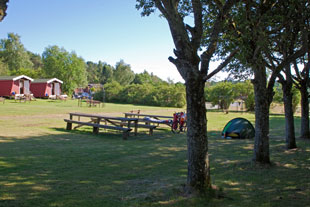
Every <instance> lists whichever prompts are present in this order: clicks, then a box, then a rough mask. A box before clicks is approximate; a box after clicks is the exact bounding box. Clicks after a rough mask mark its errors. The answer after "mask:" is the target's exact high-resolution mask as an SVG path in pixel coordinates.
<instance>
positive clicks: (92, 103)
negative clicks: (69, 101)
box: [78, 99, 104, 108]
mask: <svg viewBox="0 0 310 207" xmlns="http://www.w3.org/2000/svg"><path fill="white" fill-rule="evenodd" d="M82 102H83V99H78V106H82ZM85 102H86V105H88V106H89V107H95V106H97V105H99V108H100V105H101V107H103V105H104V104H103V102H101V101H97V100H93V99H86V100H85Z"/></svg>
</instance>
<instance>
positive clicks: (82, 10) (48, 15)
mask: <svg viewBox="0 0 310 207" xmlns="http://www.w3.org/2000/svg"><path fill="white" fill-rule="evenodd" d="M135 4H136V3H135V0H10V2H9V4H8V10H7V13H8V15H7V16H6V18H5V19H4V20H3V21H2V22H1V23H0V28H1V30H0V39H2V38H7V33H9V32H13V33H17V34H18V35H20V36H21V41H22V43H23V44H24V46H25V48H26V49H27V50H29V51H32V52H34V53H38V54H42V52H43V51H44V49H45V47H47V46H49V45H57V46H59V47H64V48H65V49H66V50H67V51H75V52H76V53H77V54H78V55H79V56H81V57H83V59H84V60H85V61H93V62H98V61H99V60H101V61H103V62H106V63H108V64H111V65H115V63H116V62H117V61H119V60H120V59H123V60H124V61H125V62H126V63H128V64H130V65H131V68H132V70H133V71H134V72H135V73H140V72H143V71H144V70H147V71H148V72H153V73H154V74H155V75H157V76H159V77H160V78H162V79H164V80H167V78H168V77H169V78H171V79H172V80H174V81H175V82H177V81H182V78H181V76H180V75H179V73H178V72H177V69H176V68H175V66H174V65H173V64H172V63H170V62H169V61H168V57H169V56H171V55H173V48H174V45H173V41H172V38H171V35H170V31H169V27H168V24H167V22H166V20H165V19H163V18H160V17H159V16H158V14H153V15H151V16H149V17H141V15H140V11H138V10H136V8H135Z"/></svg>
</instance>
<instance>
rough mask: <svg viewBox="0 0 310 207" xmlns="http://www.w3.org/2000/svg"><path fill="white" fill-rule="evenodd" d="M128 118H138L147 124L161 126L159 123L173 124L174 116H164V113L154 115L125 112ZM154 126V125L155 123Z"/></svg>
mask: <svg viewBox="0 0 310 207" xmlns="http://www.w3.org/2000/svg"><path fill="white" fill-rule="evenodd" d="M124 114H125V117H126V118H138V122H144V123H145V125H149V126H152V125H151V124H155V126H159V124H165V125H168V126H171V123H172V122H170V121H167V120H172V119H173V117H172V116H162V115H154V114H140V113H124ZM153 126H154V125H153Z"/></svg>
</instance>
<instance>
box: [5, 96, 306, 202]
mask: <svg viewBox="0 0 310 207" xmlns="http://www.w3.org/2000/svg"><path fill="white" fill-rule="evenodd" d="M136 109H140V110H142V112H145V113H152V114H162V115H172V113H173V112H174V111H180V110H181V109H173V108H160V107H146V106H134V105H118V104H105V106H104V108H88V107H86V106H84V107H78V106H77V101H74V100H70V101H66V102H61V101H47V100H37V101H33V102H31V103H16V102H14V101H6V103H5V104H2V103H1V104H0V206H1V207H2V206H4V207H9V206H18V207H19V206H21V207H30V206H31V207H33V206H42V207H48V206H50V207H54V206H58V207H71V206H72V207H73V206H74V207H76V206H82V207H87V206H89V207H90V206H98V207H99V206H113V207H118V206H141V207H142V206H143V207H144V206H167V207H168V206H177V207H179V206H181V207H182V206H194V207H196V206H197V207H200V206H238V207H239V206H244V207H245V206H247V207H248V206H264V207H269V206H275V207H276V206H310V141H309V140H302V139H297V145H298V147H299V148H298V149H296V150H289V151H287V150H285V144H284V117H283V116H281V115H274V116H271V117H270V121H271V127H270V128H271V132H270V153H271V160H272V165H271V166H269V167H263V166H259V165H254V164H253V163H252V162H251V157H252V154H253V152H252V151H253V140H223V139H221V136H220V132H221V130H222V128H223V127H224V126H225V124H226V123H227V122H228V121H229V120H230V119H232V118H235V117H245V118H247V119H249V120H250V121H251V122H252V123H254V115H253V114H250V113H243V114H241V113H229V114H224V113H221V112H208V114H207V116H208V135H209V153H210V163H211V173H212V175H211V176H212V182H213V184H214V185H216V186H217V188H218V189H220V190H221V191H222V192H221V193H220V194H219V196H215V197H213V198H210V197H202V198H195V197H184V196H183V193H182V186H183V185H184V183H185V182H186V173H187V160H186V153H187V151H186V136H185V135H184V134H179V135H174V134H172V133H171V132H170V131H169V129H162V130H156V131H155V132H154V136H148V135H147V133H146V132H142V133H139V135H138V136H136V137H135V136H130V137H129V139H128V140H127V141H124V140H122V135H121V133H118V132H113V131H111V132H108V133H107V132H101V133H100V134H99V135H93V134H92V133H91V128H81V129H80V130H76V131H70V132H69V131H66V130H65V123H64V121H63V119H64V118H68V113H69V112H85V113H102V114H107V113H108V114H111V115H116V116H123V114H122V113H123V112H128V111H130V110H136ZM299 122H300V120H299V118H298V117H296V133H297V136H298V131H299Z"/></svg>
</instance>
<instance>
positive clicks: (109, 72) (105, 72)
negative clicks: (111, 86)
mask: <svg viewBox="0 0 310 207" xmlns="http://www.w3.org/2000/svg"><path fill="white" fill-rule="evenodd" d="M113 71H114V67H113V66H111V65H109V64H107V63H104V64H103V67H102V74H101V78H100V83H101V84H106V83H108V82H111V81H113Z"/></svg>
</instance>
